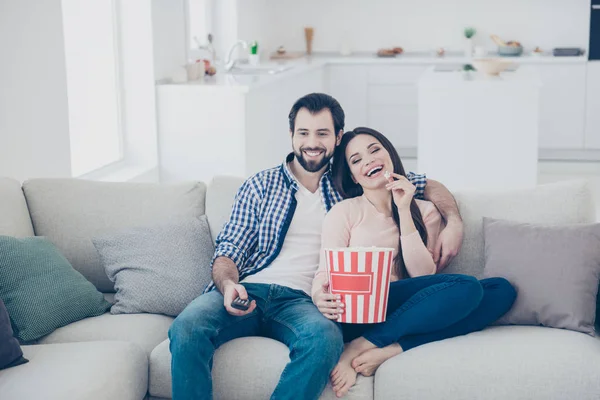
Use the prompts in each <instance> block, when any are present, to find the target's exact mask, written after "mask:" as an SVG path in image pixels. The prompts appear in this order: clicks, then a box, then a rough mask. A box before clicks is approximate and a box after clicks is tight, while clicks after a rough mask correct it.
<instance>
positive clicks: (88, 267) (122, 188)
mask: <svg viewBox="0 0 600 400" xmlns="http://www.w3.org/2000/svg"><path fill="white" fill-rule="evenodd" d="M23 191H24V193H25V198H26V199H27V204H28V205H29V211H30V214H31V220H32V222H33V227H34V230H35V234H36V235H38V236H46V237H48V238H49V239H50V240H51V241H52V242H54V243H55V244H56V245H57V246H58V248H59V249H60V250H61V251H62V253H63V254H64V255H65V256H66V257H67V259H68V260H69V261H70V262H71V264H72V265H73V267H74V268H75V269H77V270H78V271H79V272H81V273H82V274H83V275H84V276H85V277H86V278H87V279H88V280H90V281H91V282H92V283H93V284H94V285H96V287H97V288H98V289H99V290H100V291H102V292H111V291H114V288H113V283H112V282H111V281H110V280H109V279H108V277H107V276H106V273H105V272H104V269H103V268H102V266H101V265H100V260H99V257H98V252H97V251H96V249H95V248H94V245H93V244H92V241H91V240H90V238H91V237H93V236H96V235H98V234H100V233H103V232H106V231H110V230H114V229H121V228H128V227H134V226H139V225H147V224H154V223H161V222H168V221H170V220H171V219H174V218H179V217H182V218H186V217H187V218H192V217H199V216H200V215H203V214H204V196H205V192H206V188H205V185H204V184H203V183H196V182H193V183H178V184H168V185H167V184H153V183H106V182H92V181H84V180H78V179H33V180H29V181H26V182H25V183H24V184H23Z"/></svg>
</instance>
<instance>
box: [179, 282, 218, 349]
mask: <svg viewBox="0 0 600 400" xmlns="http://www.w3.org/2000/svg"><path fill="white" fill-rule="evenodd" d="M211 297H214V295H211V294H210V293H208V294H206V295H202V296H200V297H198V298H197V299H196V300H194V301H193V302H192V303H190V304H189V305H188V306H187V307H186V308H185V309H184V310H183V311H182V312H181V314H179V315H178V316H177V318H175V321H173V323H172V324H171V327H170V328H169V339H170V340H171V341H174V340H177V341H179V342H187V341H190V340H198V339H200V338H201V337H202V336H204V335H206V334H208V333H209V330H210V327H211V326H212V325H213V322H212V321H211V319H214V317H215V315H216V314H217V312H218V311H220V310H218V309H217V307H219V306H220V304H218V303H216V302H215V301H214V300H215V299H212V298H211Z"/></svg>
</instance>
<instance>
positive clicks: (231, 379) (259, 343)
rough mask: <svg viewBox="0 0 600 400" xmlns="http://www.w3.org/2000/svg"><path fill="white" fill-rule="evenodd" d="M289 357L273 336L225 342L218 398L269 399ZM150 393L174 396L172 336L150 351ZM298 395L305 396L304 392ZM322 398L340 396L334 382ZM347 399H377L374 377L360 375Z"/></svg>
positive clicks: (219, 355)
mask: <svg viewBox="0 0 600 400" xmlns="http://www.w3.org/2000/svg"><path fill="white" fill-rule="evenodd" d="M289 360H290V359H289V350H288V348H287V346H286V345H284V344H283V343H280V342H278V341H276V340H273V339H268V338H264V337H246V338H241V339H235V340H232V341H231V342H227V343H225V344H224V345H223V346H221V347H219V348H218V349H217V351H216V352H215V359H214V362H213V371H212V376H213V385H214V386H213V393H214V397H215V399H236V400H245V399H247V400H261V399H269V397H270V396H271V393H272V392H273V390H274V389H275V386H276V385H277V382H278V381H279V376H280V375H281V372H282V371H283V368H284V367H285V365H286V364H287V363H288V362H289ZM231 371H236V372H235V373H231ZM149 393H150V395H151V396H153V397H156V398H168V399H170V398H171V353H170V351H169V340H168V339H167V340H165V341H164V342H162V343H161V344H160V345H158V346H157V347H156V349H154V351H153V352H152V354H151V355H150V388H149ZM298 398H302V396H301V394H300V393H299V394H298ZM320 398H321V400H334V399H337V397H336V396H335V394H334V393H333V391H332V390H331V385H330V384H328V385H327V387H326V388H325V390H324V391H323V394H322V395H321V397H320ZM344 399H348V400H371V399H373V378H364V377H362V376H360V377H359V379H358V381H357V384H356V385H355V386H354V387H353V388H352V389H351V390H350V392H349V393H348V395H347V396H345V397H344Z"/></svg>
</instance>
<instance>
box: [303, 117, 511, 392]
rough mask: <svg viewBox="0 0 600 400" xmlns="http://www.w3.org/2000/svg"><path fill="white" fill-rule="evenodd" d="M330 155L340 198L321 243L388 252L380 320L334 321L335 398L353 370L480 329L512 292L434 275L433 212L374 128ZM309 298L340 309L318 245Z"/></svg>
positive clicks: (345, 140) (498, 281)
mask: <svg viewBox="0 0 600 400" xmlns="http://www.w3.org/2000/svg"><path fill="white" fill-rule="evenodd" d="M333 159H334V161H333V174H334V182H335V185H336V189H337V190H338V191H339V192H340V194H341V195H342V196H343V197H344V199H345V200H343V201H341V202H340V203H338V204H336V205H335V206H334V207H333V208H332V209H331V211H330V212H329V213H328V214H327V216H326V218H325V221H324V223H323V234H322V248H323V249H325V248H340V247H365V246H377V247H388V248H394V256H395V258H394V267H393V272H392V274H391V279H390V281H391V283H390V291H389V299H388V308H387V318H386V321H385V322H383V323H380V324H341V325H342V330H343V332H344V338H345V340H346V342H350V343H349V344H348V345H347V346H346V349H345V350H344V352H343V354H342V356H341V358H340V361H339V363H338V365H337V366H336V367H335V369H334V370H333V372H332V373H331V383H332V385H333V390H334V391H335V392H336V395H337V396H338V397H341V396H343V395H344V394H346V393H347V392H348V390H349V389H350V387H351V386H352V385H354V383H355V382H356V376H357V374H358V373H360V374H362V375H365V376H370V375H373V374H374V372H375V370H376V369H377V367H379V365H381V364H382V363H383V362H384V361H386V360H387V359H389V358H391V357H393V356H395V355H397V354H400V353H402V352H403V351H407V350H410V349H412V348H414V347H416V346H420V345H423V344H425V343H429V342H433V341H436V340H442V339H446V338H450V337H454V336H458V335H464V334H467V333H470V332H474V331H478V330H481V329H483V328H485V327H486V326H488V325H489V324H491V323H492V322H494V321H495V320H497V319H498V318H500V317H501V316H502V315H504V314H505V313H506V312H507V311H508V310H509V309H510V308H511V307H512V304H513V302H514V300H515V297H516V293H515V290H514V289H513V287H512V286H511V285H510V283H508V281H506V280H505V279H503V278H491V279H484V280H482V281H478V280H477V279H475V278H473V277H471V276H467V275H449V274H445V275H435V273H436V272H437V271H436V264H435V263H434V261H433V256H432V252H431V250H432V249H433V248H434V247H435V242H436V240H437V237H438V234H439V232H440V228H441V216H440V214H439V212H438V211H437V209H436V208H435V206H434V205H433V204H432V203H430V202H427V201H422V200H415V199H413V194H414V192H415V187H414V186H413V185H412V184H411V183H410V182H409V181H408V179H406V177H405V175H406V174H405V172H404V168H403V166H402V162H401V161H400V157H399V156H398V153H397V152H396V150H395V149H394V147H393V145H392V144H391V142H390V141H389V140H388V139H386V138H385V136H383V135H382V134H381V133H379V132H377V131H375V130H373V129H369V128H356V129H354V130H353V131H350V132H347V133H345V134H344V135H343V137H342V141H341V143H340V145H339V146H338V148H337V149H336V152H335V154H334V157H333ZM312 298H313V302H314V303H315V305H316V306H317V307H318V308H319V310H320V311H321V312H322V313H323V314H324V315H325V316H326V317H327V318H330V319H337V317H338V315H339V314H340V313H342V310H343V307H344V304H343V303H341V301H340V298H339V297H336V296H335V295H332V294H329V293H328V280H327V273H326V264H325V257H324V252H323V251H321V263H320V266H319V270H318V272H317V273H316V274H315V279H314V281H313V287H312Z"/></svg>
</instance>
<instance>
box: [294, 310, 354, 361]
mask: <svg viewBox="0 0 600 400" xmlns="http://www.w3.org/2000/svg"><path fill="white" fill-rule="evenodd" d="M309 329H310V330H309V332H308V335H307V336H306V337H304V338H302V339H300V342H301V346H302V347H304V350H305V351H306V352H308V353H310V354H312V355H314V357H315V358H319V359H325V360H328V361H333V362H337V360H338V359H339V358H340V356H341V354H342V351H343V350H344V338H343V335H342V329H341V328H340V326H339V325H338V324H336V323H335V322H333V321H330V320H327V319H324V320H323V321H319V322H318V323H315V324H312V325H311V326H310V328H309Z"/></svg>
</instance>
